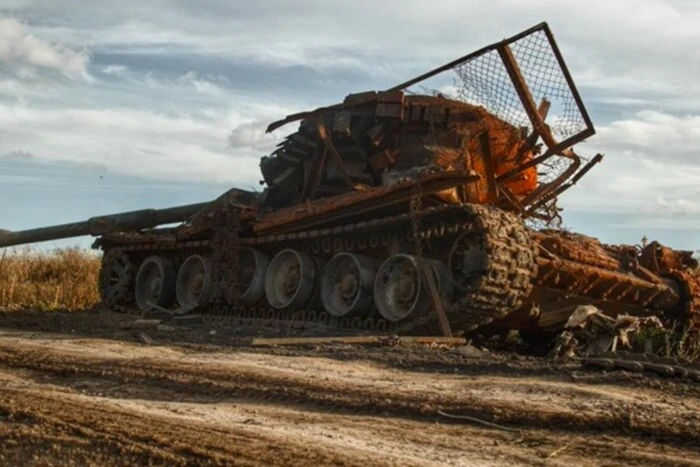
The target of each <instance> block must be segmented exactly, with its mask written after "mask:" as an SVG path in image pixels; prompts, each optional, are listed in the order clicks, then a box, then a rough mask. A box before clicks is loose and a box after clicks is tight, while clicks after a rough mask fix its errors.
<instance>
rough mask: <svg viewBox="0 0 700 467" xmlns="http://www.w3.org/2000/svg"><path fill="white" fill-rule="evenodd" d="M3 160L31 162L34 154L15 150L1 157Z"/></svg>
mask: <svg viewBox="0 0 700 467" xmlns="http://www.w3.org/2000/svg"><path fill="white" fill-rule="evenodd" d="M2 157H3V158H5V159H17V160H25V161H26V160H31V159H34V154H32V153H31V152H29V151H22V150H15V151H8V152H7V153H5V155H3V156H2Z"/></svg>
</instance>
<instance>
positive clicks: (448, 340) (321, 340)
mask: <svg viewBox="0 0 700 467" xmlns="http://www.w3.org/2000/svg"><path fill="white" fill-rule="evenodd" d="M393 342H397V343H404V344H443V345H464V344H466V343H467V340H466V339H465V338H463V337H438V336H399V337H395V336H330V337H279V338H264V337H257V338H254V339H253V340H252V342H251V345H254V346H268V345H318V344H359V345H362V344H387V343H393Z"/></svg>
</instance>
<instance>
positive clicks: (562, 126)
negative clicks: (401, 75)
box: [392, 23, 595, 150]
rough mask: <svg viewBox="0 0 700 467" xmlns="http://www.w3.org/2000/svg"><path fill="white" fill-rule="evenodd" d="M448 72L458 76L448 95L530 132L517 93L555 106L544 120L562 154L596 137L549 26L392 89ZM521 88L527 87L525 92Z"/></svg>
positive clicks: (530, 31) (408, 85)
mask: <svg viewBox="0 0 700 467" xmlns="http://www.w3.org/2000/svg"><path fill="white" fill-rule="evenodd" d="M504 49H509V51H510V53H512V55H513V58H514V59H515V62H516V64H517V68H518V69H519V72H520V74H521V75H522V78H523V81H522V83H517V82H515V81H514V80H513V78H512V76H511V75H509V73H508V70H507V68H506V66H505V64H504V61H503V58H502V55H501V54H502V52H503V50H504ZM448 70H452V71H454V72H455V73H456V74H457V79H456V80H455V82H454V91H453V92H454V94H455V95H453V96H449V97H451V98H455V99H459V100H462V101H464V102H467V103H469V104H474V105H481V106H483V107H484V108H486V110H488V111H489V112H490V113H492V114H494V115H496V116H498V117H499V118H501V119H503V120H505V121H506V122H508V123H510V124H512V125H513V126H516V127H526V128H527V129H528V132H532V131H533V130H534V129H535V128H534V125H533V122H532V119H531V118H529V116H528V114H527V112H526V110H525V107H524V105H523V102H522V98H521V97H522V96H521V95H519V93H518V91H521V92H525V93H526V94H529V95H530V96H531V98H532V101H534V103H535V105H537V104H540V103H541V102H542V101H543V100H546V101H547V102H548V103H549V104H551V106H550V108H549V113H548V118H547V119H546V120H547V124H548V126H549V127H550V129H551V132H552V136H554V137H555V139H556V140H557V142H558V143H559V144H558V147H557V149H558V150H561V149H563V148H566V147H569V146H571V145H573V144H576V143H577V142H579V141H581V140H583V139H585V138H587V137H589V136H592V135H593V134H595V130H594V128H593V124H592V123H591V120H590V118H589V116H588V113H587V111H586V109H585V107H584V105H583V102H582V100H581V97H580V96H579V93H578V90H577V89H576V86H575V84H574V82H573V79H572V78H571V74H570V73H569V70H568V68H567V66H566V63H565V62H564V59H563V57H562V55H561V52H560V51H559V47H558V46H557V44H556V41H555V40H554V36H553V35H552V32H551V30H550V29H549V26H548V25H547V23H541V24H539V25H537V26H534V27H532V28H530V29H528V30H526V31H523V32H521V33H520V34H518V35H516V36H513V37H511V38H509V39H505V40H503V41H500V42H497V43H494V44H491V45H488V46H486V47H483V48H482V49H479V50H477V51H475V52H473V53H470V54H469V55H466V56H464V57H461V58H459V59H457V60H454V61H452V62H450V63H448V64H446V65H443V66H441V67H439V68H436V69H434V70H432V71H430V72H428V73H425V74H423V75H421V76H418V77H416V78H414V79H412V80H410V81H407V82H405V83H402V84H400V85H398V86H395V87H394V88H392V90H398V89H404V90H408V88H409V87H411V86H413V85H415V84H418V83H420V82H422V81H425V80H427V79H428V78H431V77H433V76H436V75H438V74H440V73H443V72H445V71H448ZM521 84H522V85H524V87H525V89H522V87H523V86H522V85H521ZM519 88H520V89H519ZM409 92H410V91H409ZM441 92H442V91H441ZM442 93H443V94H445V92H442ZM447 94H451V92H447Z"/></svg>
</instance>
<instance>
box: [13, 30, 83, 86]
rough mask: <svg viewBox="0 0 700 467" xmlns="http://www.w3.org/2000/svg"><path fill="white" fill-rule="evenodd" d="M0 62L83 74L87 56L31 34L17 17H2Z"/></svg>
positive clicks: (71, 74)
mask: <svg viewBox="0 0 700 467" xmlns="http://www.w3.org/2000/svg"><path fill="white" fill-rule="evenodd" d="M0 61H3V62H7V63H10V64H17V65H19V66H31V67H39V68H45V69H50V70H55V71H59V72H61V73H63V74H65V75H68V76H80V75H82V74H84V73H85V67H86V65H87V63H88V56H87V54H86V53H84V52H77V51H75V50H72V49H70V48H68V47H66V46H63V45H61V44H59V43H50V42H47V41H45V40H42V39H40V38H38V37H36V36H34V35H32V34H30V33H29V32H27V30H26V26H25V25H24V24H23V23H21V22H19V21H18V20H17V19H15V18H12V17H0Z"/></svg>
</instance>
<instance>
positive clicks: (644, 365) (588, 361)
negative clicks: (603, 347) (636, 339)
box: [582, 351, 700, 382]
mask: <svg viewBox="0 0 700 467" xmlns="http://www.w3.org/2000/svg"><path fill="white" fill-rule="evenodd" d="M582 363H583V365H584V366H587V367H595V368H602V369H604V370H626V371H633V372H637V373H641V372H645V371H649V372H653V373H656V374H659V375H662V376H668V377H681V378H689V379H691V380H693V381H696V382H700V363H693V362H690V361H688V360H685V359H681V358H675V357H660V356H658V355H655V354H650V353H633V352H626V351H618V352H607V353H603V354H599V355H596V356H592V357H585V358H583V362H582Z"/></svg>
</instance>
